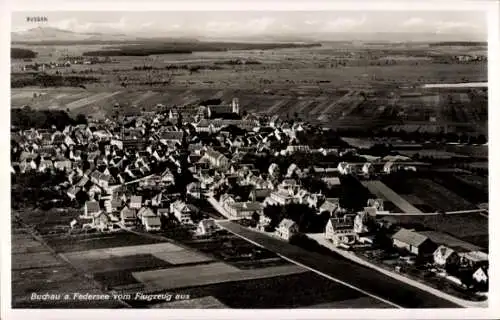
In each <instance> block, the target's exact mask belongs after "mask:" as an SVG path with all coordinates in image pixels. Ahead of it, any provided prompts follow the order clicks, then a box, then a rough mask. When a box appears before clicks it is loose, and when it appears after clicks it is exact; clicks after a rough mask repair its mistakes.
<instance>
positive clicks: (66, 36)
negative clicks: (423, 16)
mask: <svg viewBox="0 0 500 320" xmlns="http://www.w3.org/2000/svg"><path fill="white" fill-rule="evenodd" d="M11 39H12V40H11V41H12V44H47V45H51V44H129V43H134V42H138V43H144V42H155V43H158V42H177V43H179V42H189V43H192V42H196V41H214V42H247V43H291V42H302V43H311V42H329V41H335V42H337V41H342V42H344V41H361V42H479V41H480V42H484V41H486V40H487V39H486V36H481V35H475V34H458V33H456V34H451V33H418V32H416V33H410V32H397V31H395V32H307V33H279V34H273V33H263V34H257V35H252V36H236V35H235V36H224V37H213V36H208V35H204V34H187V33H186V34H184V33H182V32H181V33H179V32H178V33H176V34H169V35H168V36H159V35H158V33H156V34H154V35H152V34H148V33H145V32H141V31H137V32H135V33H133V34H122V33H98V32H89V33H85V32H73V31H69V30H64V29H59V28H53V27H36V28H32V29H29V30H25V31H19V32H12V34H11Z"/></svg>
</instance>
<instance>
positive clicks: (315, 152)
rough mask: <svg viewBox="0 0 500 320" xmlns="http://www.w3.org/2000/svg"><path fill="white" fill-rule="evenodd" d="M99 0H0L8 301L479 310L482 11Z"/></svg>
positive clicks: (484, 182) (484, 114) (67, 305)
mask: <svg viewBox="0 0 500 320" xmlns="http://www.w3.org/2000/svg"><path fill="white" fill-rule="evenodd" d="M95 10H96V9H95V8H94V9H93V11H83V10H82V11H47V12H42V11H32V12H31V11H30V12H28V11H16V12H12V13H11V30H10V55H11V56H10V93H9V96H10V138H9V139H10V179H11V180H10V181H11V182H10V206H11V212H10V215H9V216H10V221H9V224H10V234H8V237H9V238H10V240H9V241H10V248H11V252H10V253H9V256H10V260H11V270H10V279H9V280H10V281H9V282H10V287H11V297H10V306H9V308H12V309H344V310H345V309H407V308H410V309H429V308H435V309H441V308H447V309H449V308H451V309H459V308H488V306H489V307H491V304H490V305H489V303H488V301H489V299H488V295H489V287H490V286H489V248H490V246H489V244H490V241H489V232H488V229H489V228H488V226H489V223H488V217H489V191H488V190H489V183H488V181H489V174H488V143H489V135H488V16H487V13H486V12H485V11H479V10H478V11H458V10H448V11H446V10H441V11H431V10H421V11H418V10H406V11H404V10H400V11H394V10H376V11H369V10H366V11H363V8H362V7H360V8H359V9H358V10H355V11H353V10H344V11H342V10H330V11H329V10H326V11H321V10H316V11H276V10H273V11H271V10H269V11H265V10H263V11H255V10H254V11H223V10H221V11H202V10H201V9H200V10H199V11H192V10H190V11H168V10H165V11H162V10H156V9H155V8H151V10H150V11H119V10H121V8H120V6H117V7H116V10H115V11H95ZM7 92H9V91H7ZM490 184H491V183H490ZM6 215H7V214H6ZM3 285H4V284H3ZM3 298H5V297H3ZM490 300H491V299H490ZM165 315H168V313H165ZM68 317H69V316H68ZM71 317H72V316H71Z"/></svg>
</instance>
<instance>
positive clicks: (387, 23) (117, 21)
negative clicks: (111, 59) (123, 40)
mask: <svg viewBox="0 0 500 320" xmlns="http://www.w3.org/2000/svg"><path fill="white" fill-rule="evenodd" d="M27 16H44V17H47V20H48V21H47V22H40V23H34V22H27V21H26V17H27ZM38 26H49V27H55V28H60V29H66V30H71V31H75V32H100V33H125V34H149V35H151V36H168V35H169V34H170V35H184V36H189V35H196V36H200V35H201V36H252V35H262V34H301V33H329V32H343V33H349V32H353V33H370V32H376V33H384V32H395V31H396V32H409V33H438V34H439V33H441V34H472V35H480V36H481V35H486V34H487V21H486V15H485V13H484V12H479V11H477V12H474V11H473V12H464V11H446V12H437V11H414V10H408V11H371V12H363V11H322V12H311V11H289V12H279V11H265V12H259V11H235V12H227V11H226V12H224V11H219V12H217V11H215V12H211V11H204V12H201V11H199V12H196V11H185V12H175V11H165V12H126V11H122V12H119V11H116V12H94V11H93V12H83V11H78V12H62V11H51V12H14V13H13V15H12V31H22V30H27V29H30V28H34V27H38Z"/></svg>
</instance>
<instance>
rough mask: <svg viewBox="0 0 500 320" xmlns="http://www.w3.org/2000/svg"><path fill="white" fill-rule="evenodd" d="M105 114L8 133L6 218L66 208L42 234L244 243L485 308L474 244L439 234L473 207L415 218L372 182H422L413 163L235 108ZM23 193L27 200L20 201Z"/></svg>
mask: <svg viewBox="0 0 500 320" xmlns="http://www.w3.org/2000/svg"><path fill="white" fill-rule="evenodd" d="M114 109H115V115H114V116H113V117H110V118H106V119H105V120H94V119H92V118H89V119H85V118H84V117H80V119H79V122H80V123H78V124H76V123H64V121H55V120H54V123H53V124H52V125H51V126H50V127H46V128H34V127H33V128H30V129H21V128H15V127H13V128H12V131H11V140H12V146H11V157H12V166H11V173H12V181H13V182H12V184H13V188H14V189H13V195H12V197H13V199H16V201H13V204H14V205H15V206H17V208H14V209H13V211H14V212H21V213H15V214H16V218H17V219H19V221H24V222H26V223H29V221H26V218H23V216H22V210H23V209H22V207H23V205H26V206H27V205H28V204H27V203H28V202H30V201H37V205H38V206H39V207H41V208H44V210H46V211H47V212H51V213H50V214H53V215H58V214H61V215H63V213H61V212H62V211H64V210H66V213H64V215H65V219H67V220H65V221H66V222H67V223H66V225H59V226H58V227H57V228H55V227H54V226H49V227H50V228H51V231H50V235H51V236H52V237H54V236H56V235H57V236H58V237H59V238H60V239H62V241H69V242H71V241H72V240H70V239H71V238H72V237H80V238H81V237H82V236H87V235H94V236H95V235H104V234H119V233H134V234H141V235H144V234H146V236H149V237H166V238H169V239H173V240H172V241H180V242H182V241H184V239H208V238H211V239H217V238H221V239H222V238H224V237H227V235H228V231H229V232H230V233H229V234H236V235H237V236H241V237H243V238H244V239H247V238H248V236H247V234H248V233H250V234H257V233H258V234H261V235H265V236H266V237H269V238H272V239H277V240H279V241H282V242H288V243H290V244H292V245H294V246H299V247H302V248H306V249H308V250H311V251H319V252H325V250H326V251H329V252H332V253H335V254H339V255H340V256H342V257H344V258H346V259H349V260H351V261H355V262H356V263H360V264H362V265H369V266H370V267H371V268H372V269H375V270H377V272H386V273H390V274H394V276H395V277H398V276H399V277H401V278H407V279H409V280H408V281H417V282H419V283H423V284H424V285H425V286H428V287H430V288H434V289H437V290H441V291H443V292H444V293H445V294H449V295H451V296H455V297H458V298H459V299H463V300H472V301H480V300H481V299H484V298H485V297H486V292H487V291H488V253H487V250H488V249H487V246H486V247H482V246H480V245H478V243H477V242H475V243H471V242H468V241H465V240H463V239H459V238H458V237H455V236H453V232H449V231H448V230H446V226H447V225H449V224H450V225H451V221H452V220H453V219H456V218H459V217H460V219H463V221H469V220H468V219H472V220H474V219H476V218H475V217H479V218H481V217H487V214H488V209H487V205H486V204H484V205H483V206H481V207H476V208H461V207H457V208H450V210H447V211H441V210H429V209H428V207H426V206H425V205H420V206H418V205H417V204H412V203H410V202H409V201H408V200H405V199H404V198H403V197H402V196H401V195H400V194H398V193H397V192H395V191H393V190H392V189H391V188H390V187H389V186H387V185H386V183H384V182H387V184H390V182H391V181H392V180H397V181H400V183H403V184H404V183H405V182H404V181H411V179H415V177H418V176H420V175H422V176H426V175H429V174H433V168H432V165H431V164H429V163H426V162H425V159H424V160H422V159H418V160H416V159H415V158H412V157H411V156H405V155H404V154H405V152H404V151H401V152H398V151H397V150H396V151H394V150H388V149H387V148H385V149H384V148H381V147H380V146H374V147H371V148H368V149H367V148H362V147H359V146H356V145H355V144H353V143H352V141H351V140H352V139H351V140H350V139H343V138H342V137H340V136H338V135H337V134H336V133H335V132H334V131H333V130H331V129H326V128H322V127H320V126H318V125H313V124H311V123H308V122H306V121H303V120H301V119H300V118H299V117H295V118H288V119H280V118H279V117H278V116H263V115H258V114H253V113H248V112H246V111H244V110H245V106H240V105H239V101H238V98H233V99H232V101H230V102H229V103H227V104H223V103H221V101H211V100H210V101H205V102H202V103H200V104H196V105H190V106H183V107H165V106H164V105H162V104H159V105H156V106H154V107H153V108H149V109H150V111H146V109H143V110H142V111H141V109H139V108H136V110H135V111H127V112H124V111H123V110H121V106H120V105H118V104H117V105H115V106H114ZM20 112H26V113H27V114H29V113H30V112H32V111H31V110H30V108H29V107H28V106H26V107H24V108H23V109H22V110H21V111H20ZM49 120H50V119H49ZM49 120H47V121H46V122H50V121H49ZM35 181H36V182H35ZM33 183H35V185H37V188H38V189H39V190H38V191H32V190H33V189H31V191H30V190H29V189H24V191H23V190H22V188H23V184H25V185H26V186H27V185H32V186H33V185H34V184H33ZM16 185H20V187H19V188H16V187H15V186H16ZM391 186H392V184H391ZM33 192H34V193H33ZM58 212H59V213H58ZM47 219H49V220H50V218H47ZM471 223H474V222H471ZM463 227H465V228H466V227H467V226H463ZM471 228H472V224H471ZM240 229H242V230H246V231H244V232H239V231H238V230H240ZM39 231H40V230H39ZM40 232H43V231H40ZM80 241H81V240H80ZM100 241H103V242H106V241H107V240H106V237H103V238H102V239H101V240H100ZM129 245H133V243H130V244H129ZM221 250H222V249H221ZM223 251H224V252H226V251H227V248H225V249H224V250H223ZM236 251H238V249H236ZM271 251H273V250H271ZM221 254H222V252H221ZM224 254H229V253H224ZM235 254H236V255H242V254H245V253H244V252H243V253H241V252H239V253H238V252H237V253H234V252H233V253H232V255H235ZM255 254H256V253H255V250H254V251H251V252H250V255H249V256H250V257H252V259H255ZM374 272H375V271H374ZM192 276H193V277H194V275H192Z"/></svg>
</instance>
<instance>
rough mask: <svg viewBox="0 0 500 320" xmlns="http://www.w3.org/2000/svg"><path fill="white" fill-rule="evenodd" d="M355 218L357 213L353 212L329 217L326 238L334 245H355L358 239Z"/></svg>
mask: <svg viewBox="0 0 500 320" xmlns="http://www.w3.org/2000/svg"><path fill="white" fill-rule="evenodd" d="M354 219H355V215H352V214H346V215H344V216H342V217H332V218H330V219H328V222H327V224H326V227H325V238H326V239H328V240H330V241H331V242H332V243H333V245H334V246H346V245H347V246H350V245H353V244H354V243H355V242H356V241H357V240H358V234H357V233H356V232H355V231H354Z"/></svg>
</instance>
